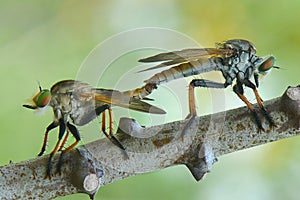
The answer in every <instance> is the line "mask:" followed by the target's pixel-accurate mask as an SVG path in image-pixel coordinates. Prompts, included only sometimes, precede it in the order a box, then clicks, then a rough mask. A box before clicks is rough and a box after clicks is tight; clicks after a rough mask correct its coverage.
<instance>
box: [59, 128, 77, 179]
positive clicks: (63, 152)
mask: <svg viewBox="0 0 300 200" xmlns="http://www.w3.org/2000/svg"><path fill="white" fill-rule="evenodd" d="M67 128H68V130H70V132H71V133H72V135H73V136H74V137H75V139H76V141H75V142H74V143H73V144H71V145H70V146H69V147H68V148H66V149H65V150H63V151H62V152H61V154H60V157H59V161H58V165H57V171H58V172H59V173H60V172H61V166H62V164H63V155H64V154H65V153H67V152H69V151H71V150H72V149H73V148H74V147H75V146H76V145H77V144H78V143H79V141H80V140H81V139H80V134H79V131H78V130H77V128H76V127H75V126H74V125H72V124H70V123H69V122H68V123H67ZM65 138H66V137H65Z"/></svg>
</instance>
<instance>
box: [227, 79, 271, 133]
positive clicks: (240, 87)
mask: <svg viewBox="0 0 300 200" xmlns="http://www.w3.org/2000/svg"><path fill="white" fill-rule="evenodd" d="M233 91H234V92H235V93H236V94H237V95H238V97H239V98H240V99H241V100H242V101H243V102H244V103H245V104H246V105H247V107H248V109H249V110H250V111H251V113H252V115H253V117H254V119H255V122H256V124H257V126H258V128H259V131H261V130H262V131H265V129H264V128H263V126H262V124H261V121H260V119H259V117H258V114H257V112H256V110H255V109H254V107H253V106H252V104H251V103H250V102H249V100H248V99H247V98H246V97H245V96H244V89H243V85H242V83H241V82H237V84H236V85H234V86H233Z"/></svg>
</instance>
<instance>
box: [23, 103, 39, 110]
mask: <svg viewBox="0 0 300 200" xmlns="http://www.w3.org/2000/svg"><path fill="white" fill-rule="evenodd" d="M23 107H25V108H29V109H32V110H35V109H37V107H36V106H32V105H26V104H24V105H23Z"/></svg>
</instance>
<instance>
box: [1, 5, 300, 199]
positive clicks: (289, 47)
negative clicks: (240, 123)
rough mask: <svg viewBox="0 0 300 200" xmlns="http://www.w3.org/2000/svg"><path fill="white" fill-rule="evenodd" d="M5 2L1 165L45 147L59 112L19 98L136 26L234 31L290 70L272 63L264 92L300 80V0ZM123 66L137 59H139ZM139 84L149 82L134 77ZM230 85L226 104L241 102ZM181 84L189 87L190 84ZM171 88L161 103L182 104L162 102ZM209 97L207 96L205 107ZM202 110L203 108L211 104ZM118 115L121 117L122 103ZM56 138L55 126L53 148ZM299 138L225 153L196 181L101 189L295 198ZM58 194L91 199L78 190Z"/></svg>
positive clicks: (182, 173) (152, 179) (73, 69)
mask: <svg viewBox="0 0 300 200" xmlns="http://www.w3.org/2000/svg"><path fill="white" fill-rule="evenodd" d="M0 5H1V6H0V16H1V17H0V24H1V31H0V72H1V73H0V87H1V93H2V95H1V112H0V120H1V128H0V132H1V140H0V152H1V156H0V164H1V165H5V164H7V163H8V162H9V161H10V160H12V161H14V162H19V161H23V160H27V159H29V158H34V157H35V156H36V155H37V153H38V152H39V150H40V147H41V144H42V140H43V134H44V130H45V127H46V126H47V125H48V124H49V123H50V122H51V120H52V111H51V110H48V111H47V112H46V114H45V115H44V116H36V115H34V114H33V113H32V112H31V111H29V110H26V109H24V108H23V107H22V106H21V105H22V104H23V103H26V102H27V100H28V99H29V98H30V97H31V96H32V95H33V94H35V93H36V92H37V89H38V88H37V81H40V82H41V85H42V86H43V87H45V88H49V87H51V85H52V84H54V83H55V82H56V81H58V80H63V79H75V78H76V75H77V73H78V70H79V67H80V65H81V64H82V62H83V60H84V59H85V58H86V57H87V55H88V54H89V53H90V52H91V50H92V49H93V48H95V46H96V45H98V44H99V43H101V42H103V41H104V40H106V39H107V38H108V37H110V36H112V35H115V34H118V33H120V32H122V31H126V30H130V29H133V28H143V27H160V28H168V29H173V30H176V31H178V32H181V33H183V34H186V35H188V36H189V37H191V38H193V39H194V40H196V41H197V42H198V43H200V44H202V45H204V46H207V47H208V46H209V47H211V46H213V45H214V43H215V42H220V41H223V40H226V39H229V38H245V39H248V40H250V41H252V42H253V43H254V44H255V45H256V47H257V49H258V54H259V55H262V56H263V55H269V54H273V55H275V56H276V58H277V65H279V66H281V67H282V68H284V69H282V70H273V71H272V72H271V74H270V75H268V76H267V77H266V78H265V80H264V81H263V83H262V85H261V86H260V89H259V90H260V92H261V95H262V97H263V98H264V99H265V100H267V99H270V98H273V97H277V96H280V95H281V94H283V92H284V90H285V89H286V88H287V86H289V85H292V86H296V85H298V84H300V82H299V69H298V68H299V66H298V65H299V64H298V62H299V61H298V58H299V52H300V12H299V10H300V1H295V0H286V1H271V0H266V1H258V0H243V1H238V0H227V1H221V0H215V1H212V0H201V1H190V0H186V1H180V0H177V1H171V0H160V1H158V0H151V1H150V0H132V1H125V0H120V1H116V0H110V1H108V0H107V1H105V0H101V1H88V3H85V1H79V0H69V1H57V0H54V1H24V2H23V1H1V2H0ZM147 37H150V36H145V40H147ZM115 48H117V47H115ZM145 55H146V54H145ZM123 64H124V65H125V66H130V65H132V66H137V65H138V64H137V63H136V62H134V61H132V60H130V62H128V63H123ZM120 67H122V66H120ZM115 70H116V71H115V73H118V70H117V68H116V69H115ZM150 74H151V73H150ZM113 75H114V72H112V76H113ZM143 78H146V77H143ZM131 84H132V86H133V87H138V86H141V84H142V83H141V82H138V83H135V81H134V80H132V83H131ZM184 84H186V82H184ZM101 86H103V87H106V88H112V87H113V86H114V83H113V82H112V81H111V82H110V81H109V79H108V81H107V82H105V83H103V85H101ZM128 89H130V88H128ZM230 90H231V89H228V90H227V91H226V108H232V107H238V106H241V105H243V104H242V103H241V102H240V101H239V100H238V99H237V98H236V97H235V95H234V94H233V93H232V92H231V91H230ZM181 92H182V93H183V94H184V95H186V93H185V92H186V90H185V91H181ZM163 95H164V94H163V93H160V92H159V91H157V92H156V93H155V94H154V96H155V99H156V100H157V104H159V105H162V107H163V108H165V109H166V110H167V111H168V113H172V112H174V109H173V108H172V104H171V103H169V104H170V105H171V106H169V105H166V104H165V103H164V101H163V100H159V97H160V96H163ZM251 100H254V99H253V98H252V99H251ZM209 101H211V100H210V99H209V98H206V97H203V99H201V100H200V102H201V104H200V105H206V104H209ZM168 106H169V107H168ZM186 106H187V105H186ZM199 107H201V106H199ZM202 109H203V110H202V111H200V114H201V115H202V114H206V113H209V112H210V111H211V110H209V109H207V110H206V109H205V107H204V108H202ZM175 111H176V109H175ZM120 112H121V113H122V111H120ZM186 112H187V111H184V113H186ZM115 115H117V116H122V114H118V109H117V111H116V114H115ZM133 115H134V114H133ZM182 115H184V114H182V113H180V114H176V113H173V114H172V115H171V114H169V115H167V116H166V119H165V120H166V121H172V120H175V119H177V120H179V119H180V118H182ZM137 120H138V121H139V118H137ZM146 120H147V119H146ZM116 121H117V119H116ZM96 124H97V122H96ZM80 130H81V133H82V137H83V141H84V142H87V141H89V140H93V139H94V138H99V137H103V136H102V135H101V134H99V133H95V135H94V136H89V135H88V134H87V135H85V133H86V132H88V130H89V128H80ZM56 138H57V133H56V132H55V131H53V133H52V134H51V137H50V142H49V145H48V147H49V150H48V152H49V151H50V150H51V148H52V146H53V144H54V142H55V141H56ZM71 142H72V141H71ZM299 145H300V140H299V138H298V137H294V138H291V139H286V140H283V141H279V142H274V143H272V144H268V145H263V146H260V147H256V148H252V149H249V150H245V151H241V152H237V153H233V154H230V155H226V156H223V157H221V158H219V162H218V163H216V164H215V165H214V166H213V170H212V172H211V173H209V174H208V175H207V177H206V179H205V180H203V181H200V182H198V183H197V182H195V181H194V179H193V177H192V176H191V175H190V173H189V171H188V170H187V169H186V168H185V167H183V166H177V167H171V168H168V169H164V170H161V171H158V172H154V173H150V174H145V175H141V176H137V177H132V178H128V179H125V180H122V181H119V182H116V183H114V184H111V185H107V186H105V187H103V188H101V189H100V191H99V192H98V194H97V196H96V199H103V200H105V199H124V200H125V199H131V200H133V199H149V200H150V199H191V200H196V199H206V200H214V199H222V200H223V199H224V200H227V199H244V200H247V199H249V200H250V199H263V200H267V199H272V200H277V199H278V200H280V199H295V200H296V199H299V198H300V190H299V185H300V173H299V166H300V155H299V153H298V152H299ZM60 199H88V197H87V196H85V195H82V194H76V195H72V196H68V197H63V198H60Z"/></svg>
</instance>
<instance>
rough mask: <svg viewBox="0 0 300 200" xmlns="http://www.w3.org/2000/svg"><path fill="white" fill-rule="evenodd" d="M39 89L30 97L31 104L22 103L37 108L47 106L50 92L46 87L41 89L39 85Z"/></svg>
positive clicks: (26, 106) (30, 107)
mask: <svg viewBox="0 0 300 200" xmlns="http://www.w3.org/2000/svg"><path fill="white" fill-rule="evenodd" d="M39 89H40V91H39V92H38V93H37V94H36V95H35V96H34V97H33V98H32V99H31V101H32V105H26V104H25V105H23V106H24V107H25V108H29V109H34V110H35V109H38V108H43V107H45V106H47V105H48V104H49V103H50V101H51V92H50V90H47V89H44V90H43V89H42V88H41V86H39Z"/></svg>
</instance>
